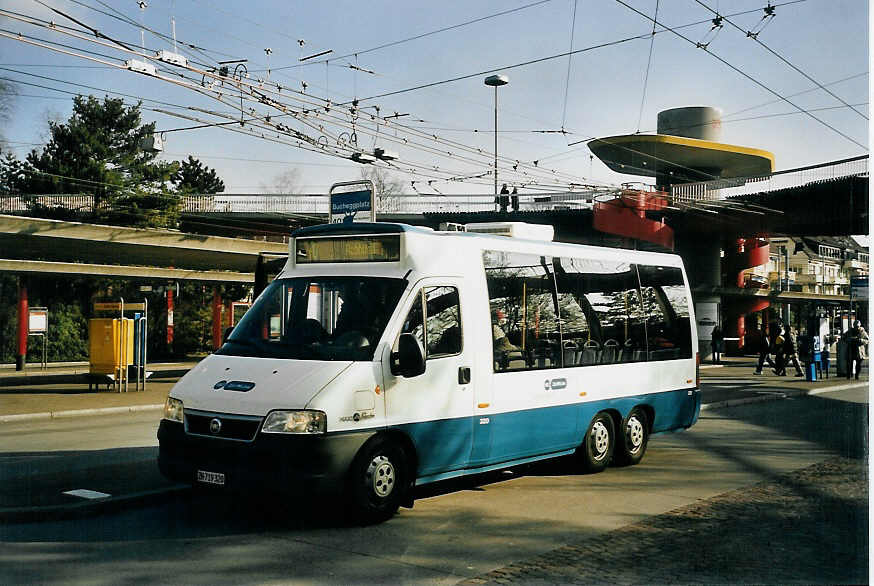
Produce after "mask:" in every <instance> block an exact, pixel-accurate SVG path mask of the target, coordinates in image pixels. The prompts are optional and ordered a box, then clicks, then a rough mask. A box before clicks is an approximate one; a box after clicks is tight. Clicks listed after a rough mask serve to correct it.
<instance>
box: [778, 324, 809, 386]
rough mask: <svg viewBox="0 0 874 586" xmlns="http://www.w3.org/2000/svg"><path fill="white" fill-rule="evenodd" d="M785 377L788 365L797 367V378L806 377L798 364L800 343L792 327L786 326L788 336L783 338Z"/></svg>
mask: <svg viewBox="0 0 874 586" xmlns="http://www.w3.org/2000/svg"><path fill="white" fill-rule="evenodd" d="M783 338H784V341H783V356H784V359H783V369H782V372H783V375H782V376H786V365H787V364H788V363H790V362H791V363H792V366H794V367H795V376H804V371H802V370H801V365H800V364H798V351H797V350H796V348H797V347H798V345H797V344H798V341H797V338H796V337H795V330H793V329H792V326H786V335H785V336H783Z"/></svg>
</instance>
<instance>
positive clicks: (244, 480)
mask: <svg viewBox="0 0 874 586" xmlns="http://www.w3.org/2000/svg"><path fill="white" fill-rule="evenodd" d="M375 433H376V431H375V430H369V431H360V432H350V433H334V434H324V435H286V434H262V433H258V434H257V435H256V436H255V439H254V440H253V441H251V442H246V441H235V440H229V439H223V438H212V437H204V436H198V435H192V434H188V433H186V431H185V428H184V426H183V424H182V423H178V422H174V421H168V420H166V419H164V420H162V421H161V425H160V427H159V428H158V442H159V444H160V449H159V452H158V465H159V467H160V469H161V473H162V474H163V475H164V476H166V477H167V478H169V479H171V480H174V481H177V482H187V483H191V484H195V483H196V482H197V480H196V479H197V471H198V470H203V471H205V472H218V473H221V474H224V478H225V484H224V486H223V488H225V489H227V490H232V491H252V490H256V491H264V492H279V493H298V492H318V493H326V494H340V493H341V492H342V491H343V488H344V484H345V479H346V473H347V471H348V470H349V467H350V465H351V464H352V460H353V459H354V458H355V454H357V453H358V450H359V449H360V448H361V446H362V445H364V442H366V441H367V440H368V439H370V438H371V437H372V436H373V435H374V434H375Z"/></svg>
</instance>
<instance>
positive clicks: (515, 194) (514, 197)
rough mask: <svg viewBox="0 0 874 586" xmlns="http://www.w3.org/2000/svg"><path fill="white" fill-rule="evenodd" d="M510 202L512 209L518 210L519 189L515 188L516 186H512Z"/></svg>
mask: <svg viewBox="0 0 874 586" xmlns="http://www.w3.org/2000/svg"><path fill="white" fill-rule="evenodd" d="M510 203H511V204H512V206H513V211H514V212H518V211H519V190H518V189H516V186H515V185H514V186H513V193H512V194H511V195H510Z"/></svg>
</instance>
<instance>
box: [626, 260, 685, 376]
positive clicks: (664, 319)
mask: <svg viewBox="0 0 874 586" xmlns="http://www.w3.org/2000/svg"><path fill="white" fill-rule="evenodd" d="M638 270H639V271H640V284H641V288H642V291H643V309H644V314H645V316H646V323H647V327H646V333H647V338H648V346H649V360H674V359H677V358H691V357H692V333H691V327H692V324H691V323H690V321H689V303H688V300H687V298H686V287H685V284H684V282H683V273H682V271H681V270H680V269H679V268H676V267H660V266H645V265H639V266H638Z"/></svg>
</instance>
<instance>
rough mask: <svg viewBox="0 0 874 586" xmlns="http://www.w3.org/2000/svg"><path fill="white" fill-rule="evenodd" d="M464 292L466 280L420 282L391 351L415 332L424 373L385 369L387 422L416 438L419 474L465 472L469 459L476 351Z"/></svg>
mask: <svg viewBox="0 0 874 586" xmlns="http://www.w3.org/2000/svg"><path fill="white" fill-rule="evenodd" d="M462 290H463V288H462V287H461V279H449V278H447V279H424V280H422V281H420V282H419V283H418V284H417V288H416V292H415V294H414V295H413V296H412V297H411V298H410V299H408V300H407V304H406V305H407V307H406V309H405V314H404V315H405V316H406V317H405V318H404V320H403V324H402V326H401V330H400V332H399V333H398V336H396V338H395V340H394V343H393V348H392V351H393V352H394V351H397V338H398V337H399V336H400V334H404V333H412V334H413V335H415V336H416V338H417V339H418V340H419V342H420V344H421V345H422V348H424V350H425V358H426V361H425V372H424V374H421V375H419V376H416V377H411V378H404V377H400V376H394V375H392V374H391V372H390V369H388V368H386V375H385V376H386V378H385V381H386V393H385V401H386V415H387V422H388V425H389V426H390V427H396V428H399V429H402V430H404V431H405V432H406V433H407V434H408V435H409V436H410V437H411V438H412V440H413V443H414V444H415V446H416V451H417V454H418V457H419V470H418V476H427V475H430V474H438V473H441V472H446V471H450V470H457V469H461V468H464V467H465V466H466V465H467V463H468V460H469V458H470V453H471V446H472V436H473V430H472V427H473V424H472V422H471V412H472V410H473V400H474V397H473V388H472V387H473V386H474V385H473V384H471V371H472V366H473V364H472V362H473V356H474V353H475V351H476V349H475V348H474V347H473V344H470V343H468V342H466V340H465V334H466V332H465V328H464V327H463V324H462V315H463V311H464V307H463V305H462V303H461V295H460V292H461V291H462ZM389 359H390V358H389Z"/></svg>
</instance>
